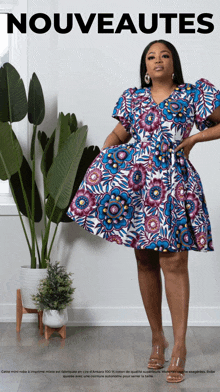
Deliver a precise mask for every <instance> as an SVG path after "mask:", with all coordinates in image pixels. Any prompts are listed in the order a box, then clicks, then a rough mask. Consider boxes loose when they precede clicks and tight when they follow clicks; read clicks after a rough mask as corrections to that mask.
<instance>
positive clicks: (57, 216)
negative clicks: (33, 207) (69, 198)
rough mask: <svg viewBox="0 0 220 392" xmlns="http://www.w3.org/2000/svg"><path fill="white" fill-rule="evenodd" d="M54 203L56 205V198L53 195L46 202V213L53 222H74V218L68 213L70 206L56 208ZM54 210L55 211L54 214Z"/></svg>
mask: <svg viewBox="0 0 220 392" xmlns="http://www.w3.org/2000/svg"><path fill="white" fill-rule="evenodd" d="M54 205H55V202H54V199H53V198H52V197H51V196H49V197H48V199H47V202H46V214H47V217H48V218H49V219H50V218H51V221H52V222H53V223H56V224H58V223H60V222H65V223H68V222H72V219H71V218H69V217H68V216H67V215H66V212H67V209H68V207H66V208H64V209H61V208H58V207H55V210H54ZM53 210H54V213H53V215H52V212H53ZM51 215H52V216H51Z"/></svg>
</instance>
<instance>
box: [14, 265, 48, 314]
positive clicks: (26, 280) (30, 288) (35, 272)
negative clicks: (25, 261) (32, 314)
mask: <svg viewBox="0 0 220 392" xmlns="http://www.w3.org/2000/svg"><path fill="white" fill-rule="evenodd" d="M46 276H47V268H30V266H28V265H23V266H22V267H21V274H20V284H21V285H20V289H21V299H22V306H23V307H24V308H28V309H37V306H36V305H35V303H34V302H33V301H32V297H31V295H32V294H34V295H36V294H37V291H38V285H39V283H40V280H41V279H44V278H46Z"/></svg>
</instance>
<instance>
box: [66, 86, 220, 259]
mask: <svg viewBox="0 0 220 392" xmlns="http://www.w3.org/2000/svg"><path fill="white" fill-rule="evenodd" d="M218 106H220V91H218V90H216V88H215V87H214V86H213V85H212V84H211V83H210V82H208V81H207V80H205V79H200V80H198V81H197V82H196V84H195V85H193V84H188V83H186V84H182V85H179V86H178V87H176V88H175V89H174V90H173V92H172V93H171V94H170V96H169V97H168V98H166V99H165V100H164V101H162V102H161V103H160V104H157V103H156V102H155V101H154V100H153V98H152V96H151V89H150V88H149V87H147V88H143V89H137V88H129V89H127V90H126V91H125V92H124V93H123V94H122V96H121V97H120V98H119V100H118V102H117V104H116V106H115V108H114V111H113V117H114V118H116V119H117V120H119V121H120V122H121V123H122V125H123V126H124V128H125V129H126V131H127V132H129V133H130V134H131V135H132V136H133V141H131V142H129V143H126V144H121V145H116V146H112V147H108V148H105V149H103V150H102V151H101V152H100V154H99V155H98V156H97V157H96V158H95V160H94V161H93V163H92V164H91V166H90V167H89V169H88V170H87V173H86V175H85V177H84V180H83V181H82V183H81V185H80V187H79V190H78V191H77V193H76V195H75V197H74V199H73V200H72V202H71V204H70V206H69V209H68V212H67V215H68V216H69V217H70V218H72V219H73V220H74V221H75V222H77V223H78V224H79V225H80V226H82V227H83V228H84V229H86V230H88V231H89V232H90V233H92V234H95V235H99V236H100V237H102V238H105V239H106V240H108V241H110V242H116V243H117V244H124V245H126V246H128V247H132V248H137V249H154V250H156V251H160V252H167V251H171V252H179V251H183V250H196V251H212V250H213V245H212V235H211V226H210V221H209V215H208V211H207V206H206V201H205V197H204V193H203V188H202V184H201V180H200V177H199V175H198V173H197V172H196V170H195V168H194V167H193V165H192V163H191V162H190V161H189V160H188V159H186V157H185V156H184V153H183V150H181V151H178V152H177V153H174V149H175V147H176V146H177V145H178V144H180V143H181V141H182V140H183V139H184V138H186V137H188V136H189V135H190V132H191V130H192V127H193V125H194V123H195V125H196V127H197V128H198V129H199V130H200V131H202V130H204V129H205V128H207V127H210V126H212V125H214V124H212V123H211V122H210V121H208V120H207V117H208V116H209V115H210V114H211V113H212V112H213V111H214V110H215V109H216V108H217V107H218Z"/></svg>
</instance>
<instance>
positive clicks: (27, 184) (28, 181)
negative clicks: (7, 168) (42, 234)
mask: <svg viewBox="0 0 220 392" xmlns="http://www.w3.org/2000/svg"><path fill="white" fill-rule="evenodd" d="M20 173H21V178H22V182H23V185H24V189H25V193H26V196H27V201H28V205H29V211H31V210H32V198H31V191H32V171H31V168H30V166H29V164H28V162H27V160H26V158H25V157H23V161H22V165H21V168H20ZM10 185H11V187H12V188H13V190H14V193H15V197H16V200H17V203H18V207H19V211H20V212H21V213H22V214H23V215H24V216H28V215H27V211H26V207H25V202H24V197H23V194H22V188H21V181H20V178H19V175H18V173H15V174H13V175H12V176H11V181H10ZM41 218H42V208H41V200H40V195H39V191H38V188H37V185H36V183H35V208H34V221H35V222H40V220H41Z"/></svg>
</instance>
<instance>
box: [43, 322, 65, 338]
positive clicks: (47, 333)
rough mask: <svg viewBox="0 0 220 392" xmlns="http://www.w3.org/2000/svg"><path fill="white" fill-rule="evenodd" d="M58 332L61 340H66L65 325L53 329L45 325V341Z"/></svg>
mask: <svg viewBox="0 0 220 392" xmlns="http://www.w3.org/2000/svg"><path fill="white" fill-rule="evenodd" d="M54 332H58V333H59V334H60V336H61V338H63V339H66V326H65V325H63V326H62V327H61V328H51V327H48V325H45V339H49V337H50V336H51V335H52V333H54Z"/></svg>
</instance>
